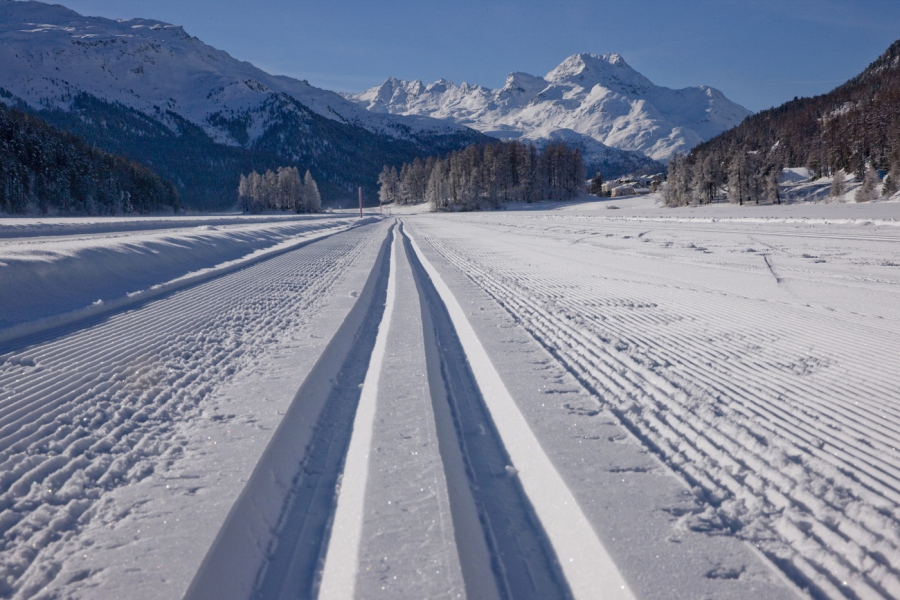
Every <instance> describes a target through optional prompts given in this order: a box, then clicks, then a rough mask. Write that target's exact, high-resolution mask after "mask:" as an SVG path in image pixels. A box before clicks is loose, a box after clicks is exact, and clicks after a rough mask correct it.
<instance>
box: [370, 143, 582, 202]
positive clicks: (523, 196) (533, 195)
mask: <svg viewBox="0 0 900 600" xmlns="http://www.w3.org/2000/svg"><path fill="white" fill-rule="evenodd" d="M584 181H585V174H584V164H583V163H582V158H581V153H580V152H579V151H578V150H577V149H571V148H569V147H568V146H566V145H565V144H562V143H556V144H550V145H549V146H547V147H545V148H544V149H543V151H541V152H538V150H537V149H536V148H535V147H534V145H532V144H527V145H526V144H523V143H521V142H497V143H494V144H475V145H472V146H469V147H468V148H466V149H464V150H460V151H457V152H452V153H450V154H449V155H448V156H446V157H445V158H434V157H430V158H428V159H427V160H424V161H423V160H421V159H416V160H414V161H413V162H412V163H406V164H404V165H403V167H402V168H401V169H400V172H399V173H398V172H397V170H396V168H388V167H387V166H385V167H384V169H383V170H382V172H381V175H380V176H379V178H378V183H379V186H380V188H379V199H380V200H381V201H382V202H385V203H390V202H396V203H397V204H419V203H422V202H428V203H429V204H430V205H431V209H432V210H435V211H445V210H480V209H481V208H486V207H490V208H497V207H499V206H500V205H501V204H503V203H505V202H539V201H541V200H568V199H569V198H572V197H573V196H575V195H577V194H578V193H579V192H580V191H582V190H583V188H584Z"/></svg>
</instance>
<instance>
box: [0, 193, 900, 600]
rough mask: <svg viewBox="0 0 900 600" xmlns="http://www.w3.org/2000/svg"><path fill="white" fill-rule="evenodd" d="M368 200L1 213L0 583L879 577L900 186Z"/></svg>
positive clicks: (899, 551)
mask: <svg viewBox="0 0 900 600" xmlns="http://www.w3.org/2000/svg"><path fill="white" fill-rule="evenodd" d="M611 207H616V208H611ZM390 212H392V214H391V215H390V216H387V215H386V216H385V217H384V218H381V219H378V218H377V217H375V215H374V214H373V215H371V216H369V217H367V218H366V219H358V218H353V216H352V215H343V214H341V215H332V216H322V217H315V218H299V219H293V220H290V221H283V220H278V219H269V220H266V219H257V220H255V221H252V222H236V223H228V224H224V223H219V224H218V225H213V224H211V223H194V224H191V226H189V227H184V226H179V227H176V226H173V227H172V228H163V227H157V226H156V225H150V226H148V227H147V229H146V230H139V229H129V230H127V231H124V230H123V231H116V227H115V226H113V225H109V226H107V225H102V224H100V225H97V227H99V228H100V229H97V230H96V231H93V232H86V231H76V230H72V231H75V233H74V234H73V235H66V229H65V228H66V226H64V225H60V226H59V227H60V229H59V230H58V231H56V232H55V234H54V235H52V236H42V235H36V234H33V233H28V232H24V233H23V235H21V236H19V237H16V236H15V235H6V237H5V238H4V241H3V242H2V243H0V253H2V257H0V260H2V262H3V263H5V266H3V267H0V278H6V279H4V280H3V282H2V283H3V284H4V285H3V287H2V289H4V290H6V289H9V287H10V285H9V284H17V283H18V282H19V281H26V279H24V278H23V277H24V276H23V275H22V273H24V272H26V270H18V271H16V270H15V269H13V267H14V266H15V264H18V263H16V262H15V261H19V262H22V263H23V264H24V262H23V261H25V260H31V261H33V262H32V263H31V264H33V265H51V266H52V265H57V266H64V267H65V268H55V269H54V268H50V269H49V270H47V275H46V277H45V279H43V280H40V281H39V284H40V285H42V286H44V287H40V285H38V284H37V283H36V284H34V285H35V286H36V287H30V288H25V289H26V291H28V292H29V294H28V295H27V296H25V295H22V296H16V295H15V294H13V293H8V294H7V295H8V298H7V299H6V300H4V303H3V304H0V307H3V308H2V313H0V316H2V317H3V319H4V322H3V325H2V326H3V327H4V329H3V330H0V335H3V334H4V332H6V337H5V338H3V339H4V341H2V342H0V532H2V535H3V537H2V545H0V570H2V571H0V596H2V597H15V598H28V597H47V598H49V597H72V598H118V597H129V598H160V597H181V596H184V595H186V596H187V597H189V598H249V597H280V598H292V597H310V596H314V595H316V594H318V595H319V597H323V598H337V597H348V596H349V595H355V597H361V598H362V597H365V598H375V597H378V598H382V597H383V598H396V597H411V596H415V597H443V598H457V597H464V596H470V597H489V598H490V597H516V598H518V597H523V598H525V597H538V596H541V597H577V598H592V597H600V594H601V593H602V594H605V595H608V596H609V597H621V598H660V599H662V598H698V597H716V598H720V597H728V598H789V597H804V596H812V597H816V598H844V597H847V598H876V597H897V596H900V526H898V522H900V451H898V448H900V445H898V444H900V439H898V438H900V433H898V427H897V425H898V421H900V407H898V404H897V403H898V399H900V375H898V374H900V354H898V352H897V343H896V341H897V340H898V339H900V313H898V309H900V297H898V293H900V258H898V249H900V227H898V225H900V203H897V202H880V203H867V204H861V205H857V204H792V205H784V206H768V207H734V206H730V205H714V206H711V207H710V206H704V207H699V208H689V209H665V208H661V207H659V206H658V202H657V199H656V198H655V197H654V196H649V197H648V196H644V197H639V198H616V199H608V200H596V199H594V200H590V199H582V200H580V201H573V202H567V203H560V204H554V205H548V204H538V205H523V206H511V207H509V209H508V210H505V211H496V212H485V213H467V214H464V213H459V214H441V215H434V214H428V213H423V212H421V211H420V210H417V209H416V208H405V207H398V208H395V209H393V210H392V211H390ZM4 226H6V224H5V223H0V232H3V231H5V230H4ZM198 227H204V229H198ZM212 227H215V229H212ZM104 228H105V229H104ZM7 231H8V230H7ZM229 232H230V233H229ZM70 233H71V231H70ZM27 236H30V237H27ZM159 236H163V239H161V238H160V237H159ZM206 236H215V237H214V238H212V239H210V238H209V237H206ZM198 248H203V249H205V250H204V251H202V252H198V251H196V249H198ZM194 255H199V256H200V257H201V258H198V259H197V260H196V261H193V262H192V260H191V259H189V257H191V256H194ZM95 257H96V258H97V260H96V261H95V260H94V258H95ZM167 257H168V259H169V260H170V261H171V264H172V265H174V264H182V267H181V268H180V270H179V269H176V268H175V267H173V266H167V267H165V268H157V267H156V266H155V265H156V264H157V263H158V262H160V261H162V262H165V261H166V260H167ZM38 258H40V260H41V261H42V262H37V259H38ZM176 259H177V260H176ZM182 261H185V262H183V263H182ZM79 265H81V266H79ZM84 265H91V266H90V268H85V266H84ZM123 265H124V267H127V268H123ZM78 269H82V271H78ZM72 271H74V272H85V273H87V275H85V276H84V277H83V278H81V279H79V278H78V277H73V276H69V275H68V274H69V273H70V272H72ZM133 271H137V272H141V273H145V275H142V277H140V278H138V279H139V280H138V281H137V282H130V281H126V282H125V283H120V284H115V285H114V283H113V282H115V281H118V280H120V279H122V278H123V277H124V274H125V273H130V272H133ZM198 271H199V272H202V273H203V275H202V276H200V277H197V276H196V275H197V272H198ZM191 273H193V274H194V275H191ZM67 277H68V279H67ZM173 280H176V281H180V282H181V283H178V284H177V285H172V281H173ZM54 281H62V282H64V283H63V284H61V285H62V286H63V287H65V288H72V290H74V291H75V292H77V293H73V294H72V297H73V298H77V299H76V300H67V301H61V302H56V301H47V300H45V299H43V298H42V297H41V294H39V293H36V292H40V291H41V290H43V292H44V293H45V294H48V293H53V290H54V286H53V283H54ZM166 285H172V287H165V286H166ZM153 286H161V287H158V288H155V289H158V290H160V291H159V292H158V293H156V294H150V295H146V296H143V297H142V296H141V295H140V293H139V294H137V295H134V297H135V298H136V299H135V300H133V301H122V302H123V304H122V305H121V306H117V305H115V304H114V302H112V300H115V299H121V298H123V297H125V298H130V297H129V296H128V293H129V292H134V291H138V292H143V293H146V292H145V291H146V290H152V289H154V287H153ZM94 288H96V289H103V290H109V292H108V294H107V292H103V293H102V294H100V293H98V294H93V296H99V297H100V298H101V299H104V304H107V307H106V308H104V309H102V310H101V309H97V308H93V309H89V310H87V311H86V312H85V310H86V308H85V306H83V304H84V302H83V300H84V299H85V298H88V299H90V298H93V296H92V295H91V294H90V293H89V292H90V291H91V290H92V289H94ZM78 290H82V291H78ZM104 294H107V295H106V296H104ZM30 296H34V309H33V310H32V311H31V312H29V311H28V310H27V306H28V303H29V297H30ZM107 297H108V298H109V299H110V302H109V303H107V302H106V298H107ZM94 300H96V298H94ZM120 301H121V300H120ZM91 302H93V300H89V301H88V305H90V303H91ZM7 306H10V307H13V308H15V312H13V311H12V309H8V308H7ZM91 306H92V305H91ZM78 311H82V312H78ZM91 311H96V312H91ZM59 314H66V315H69V318H68V319H62V320H58V321H53V318H54V316H55V315H59ZM14 315H17V316H14ZM36 319H41V321H40V323H39V325H38V326H33V327H32V329H30V330H29V329H27V327H26V326H27V325H28V324H29V323H32V324H33V323H34V321H35V320H36ZM10 332H12V333H10ZM357 406H358V407H359V409H358V410H357ZM319 592H321V593H319Z"/></svg>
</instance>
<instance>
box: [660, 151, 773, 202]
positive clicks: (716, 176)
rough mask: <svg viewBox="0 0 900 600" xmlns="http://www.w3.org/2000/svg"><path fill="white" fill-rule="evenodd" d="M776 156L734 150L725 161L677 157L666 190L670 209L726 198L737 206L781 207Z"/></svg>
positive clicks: (671, 168) (670, 163) (696, 157)
mask: <svg viewBox="0 0 900 600" xmlns="http://www.w3.org/2000/svg"><path fill="white" fill-rule="evenodd" d="M782 168H783V164H782V163H781V162H780V161H779V160H778V157H777V156H773V155H770V154H763V153H761V152H758V151H753V150H751V151H747V150H745V149H744V148H742V147H740V146H735V147H734V148H732V149H731V152H730V153H728V154H726V155H725V157H719V156H717V155H715V154H706V155H703V156H702V157H700V156H696V155H695V154H693V153H692V154H691V155H689V156H685V155H683V154H678V155H676V156H674V157H673V158H672V159H671V160H670V161H669V174H668V178H667V181H666V184H665V185H664V186H663V198H664V200H665V203H666V205H667V206H687V205H690V204H709V203H710V202H716V201H718V200H720V199H722V197H723V196H727V198H728V200H729V201H730V202H733V203H735V204H750V203H753V204H759V203H760V202H762V203H764V204H781V194H780V193H779V188H778V183H779V180H780V178H781V172H782Z"/></svg>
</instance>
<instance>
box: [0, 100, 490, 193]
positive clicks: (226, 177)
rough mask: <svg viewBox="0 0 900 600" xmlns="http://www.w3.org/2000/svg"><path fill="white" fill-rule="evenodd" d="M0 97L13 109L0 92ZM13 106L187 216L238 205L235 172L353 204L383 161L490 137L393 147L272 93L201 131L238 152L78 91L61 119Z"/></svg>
mask: <svg viewBox="0 0 900 600" xmlns="http://www.w3.org/2000/svg"><path fill="white" fill-rule="evenodd" d="M0 96H4V97H7V98H8V99H9V101H10V102H17V101H18V99H17V98H15V97H14V96H13V95H12V94H10V93H9V92H7V91H5V90H3V88H0ZM22 106H23V108H25V109H26V110H27V111H29V112H32V113H34V114H35V115H36V116H38V117H39V118H41V119H44V120H45V121H47V122H49V123H51V124H52V125H54V126H56V127H59V128H60V129H63V130H66V131H70V132H72V133H74V134H76V135H79V136H80V137H82V138H84V139H85V140H87V141H88V142H89V143H91V144H96V145H97V147H98V148H101V149H103V150H105V151H106V152H110V153H112V154H118V155H122V156H125V157H128V158H129V159H131V160H135V161H137V162H138V163H140V164H142V165H144V166H147V167H148V168H150V169H152V170H153V172H154V173H156V174H157V175H159V176H160V177H162V178H164V179H168V180H171V181H173V182H174V183H175V184H176V185H177V186H178V190H179V192H180V193H181V198H182V202H183V203H184V205H185V207H186V208H191V209H196V210H216V211H217V210H227V209H231V208H232V207H234V206H236V205H239V199H238V181H239V179H240V176H241V174H242V173H243V174H247V173H249V172H250V171H252V170H256V171H264V170H266V169H276V168H277V167H278V166H280V165H286V164H293V165H297V166H298V168H299V169H300V173H301V175H302V174H303V173H304V172H305V170H306V169H309V170H311V171H312V172H313V173H315V177H316V183H317V184H318V187H319V192H320V193H321V195H322V201H323V202H324V203H328V202H329V201H331V202H339V201H343V200H346V199H352V200H353V201H355V199H356V190H357V187H358V186H359V185H362V186H363V188H364V191H365V192H366V194H367V195H372V196H374V194H375V192H376V191H377V187H376V180H377V178H378V173H379V172H380V171H381V166H382V165H384V164H385V163H387V164H396V165H399V164H402V163H403V162H409V161H412V160H413V159H414V158H415V157H416V156H423V157H424V156H429V155H437V154H444V153H446V152H451V151H453V150H458V149H460V148H464V147H466V146H468V145H469V144H472V143H476V142H479V141H484V140H486V139H489V138H486V137H485V136H484V135H483V134H480V133H478V132H476V131H474V130H453V131H450V132H446V133H442V134H438V133H429V132H419V133H417V132H408V134H407V135H405V136H404V137H403V138H402V139H397V138H392V137H390V136H388V135H384V134H380V133H375V132H371V131H368V130H367V129H365V128H363V127H361V126H358V125H353V124H350V123H344V122H342V121H338V120H334V119H329V118H326V117H323V116H321V115H318V114H316V113H314V112H312V111H311V110H310V109H309V108H307V107H305V106H304V105H302V104H301V103H300V102H298V101H296V100H293V99H291V98H287V97H285V96H283V95H277V96H275V95H273V96H272V97H271V98H270V99H269V100H268V101H266V102H265V103H264V104H263V105H262V106H260V107H258V108H256V109H253V110H251V111H245V112H243V113H241V112H240V111H238V113H236V116H234V117H233V118H231V119H226V118H224V117H223V116H222V115H218V116H216V115H213V116H211V117H210V123H211V124H212V125H214V126H216V127H217V128H218V129H219V130H220V133H221V134H222V135H223V136H225V137H231V138H232V139H233V140H234V144H237V145H226V144H224V143H219V142H216V141H215V140H214V139H213V138H212V137H210V135H209V134H208V133H207V132H206V131H204V130H203V129H202V128H201V127H200V126H199V125H197V124H195V123H192V122H190V121H188V120H187V119H185V118H184V117H182V116H180V115H179V114H177V113H175V112H173V111H171V110H162V111H160V112H158V113H155V114H144V113H141V112H139V111H137V110H135V109H133V108H129V107H126V106H124V105H122V104H120V103H116V102H107V101H104V100H101V99H99V98H96V97H94V96H91V95H89V94H85V93H78V94H75V95H74V96H73V98H72V104H71V106H70V107H69V109H68V110H65V111H63V110H60V109H56V108H54V109H44V110H35V109H28V108H27V107H26V106H25V105H24V103H22ZM226 116H228V115H226ZM253 122H266V123H269V124H270V126H269V128H268V130H267V131H266V132H265V133H263V134H262V136H260V137H258V138H256V139H255V140H254V139H251V136H250V128H251V124H252V123H253ZM354 203H355V202H354Z"/></svg>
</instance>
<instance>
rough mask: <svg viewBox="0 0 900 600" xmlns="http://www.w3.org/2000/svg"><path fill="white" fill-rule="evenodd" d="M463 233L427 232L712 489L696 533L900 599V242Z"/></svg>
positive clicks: (839, 592)
mask: <svg viewBox="0 0 900 600" xmlns="http://www.w3.org/2000/svg"><path fill="white" fill-rule="evenodd" d="M448 220H449V219H442V220H441V221H440V228H436V227H432V226H431V225H432V224H437V222H436V221H434V220H429V219H428V218H422V219H420V220H417V221H416V225H417V226H421V227H423V229H424V231H425V232H427V236H426V237H427V239H428V241H429V243H430V244H431V245H433V246H434V247H435V249H437V250H438V251H439V252H440V254H441V255H442V256H443V257H444V258H446V260H447V261H449V262H450V263H451V264H454V265H456V266H457V267H458V268H459V269H460V270H461V271H462V272H464V273H466V274H467V275H468V277H470V278H471V280H472V281H473V282H475V283H477V285H478V286H480V287H481V288H483V289H484V290H485V291H487V293H488V294H490V295H491V296H492V297H493V298H494V299H495V300H496V301H497V302H498V303H499V304H501V305H502V306H504V307H505V308H506V310H507V311H509V312H510V314H512V315H513V316H514V317H515V318H516V319H517V320H519V321H520V322H521V323H522V324H523V325H524V326H525V328H526V329H528V331H529V332H530V333H531V334H532V336H533V337H534V338H535V339H536V340H538V341H539V342H540V343H541V344H543V345H544V346H545V347H546V348H547V349H548V351H550V352H551V353H552V354H553V355H554V356H555V357H557V359H558V360H560V361H561V362H562V363H563V364H564V365H566V367H567V368H568V369H569V371H570V372H571V373H572V374H574V375H575V376H576V377H577V378H578V380H579V381H580V382H581V383H582V384H583V385H585V386H586V387H587V388H588V389H590V390H591V391H592V393H593V394H594V395H595V398H596V399H597V401H598V402H599V405H600V406H601V407H604V408H608V409H609V410H610V411H612V413H613V414H615V416H616V417H617V418H618V420H619V421H620V422H621V423H623V424H624V425H625V426H627V427H628V428H629V429H630V430H631V432H632V433H633V434H634V435H635V436H637V438H638V439H640V440H641V441H642V442H643V443H644V444H646V445H647V446H648V447H649V448H650V449H652V450H653V451H654V452H655V453H656V454H657V455H658V456H659V457H660V458H661V459H662V460H664V462H665V463H666V464H667V465H669V466H670V467H671V468H673V469H674V470H675V471H676V472H677V473H679V474H680V475H681V476H682V477H684V478H685V480H686V481H687V482H688V483H689V484H690V485H691V486H693V487H694V489H695V490H696V492H697V493H698V494H699V495H700V497H701V498H703V499H704V502H705V504H706V507H707V508H706V510H705V511H704V512H703V513H700V514H695V515H687V516H686V517H685V518H686V519H687V521H686V524H687V526H688V527H691V528H697V529H710V530H717V529H718V530H721V531H725V532H732V533H734V534H736V535H738V536H739V537H741V538H743V539H746V540H748V541H751V542H753V543H754V544H755V545H756V546H757V547H758V548H760V549H761V550H762V551H763V552H764V553H765V554H766V556H767V557H768V558H769V559H770V560H772V561H773V563H775V564H777V565H778V566H779V567H780V568H781V569H783V570H784V572H785V573H786V574H787V576H789V577H790V578H791V579H793V580H794V581H795V582H797V583H798V584H799V585H801V586H803V587H806V588H808V589H809V591H810V592H811V593H813V595H815V596H817V597H832V598H840V597H866V598H869V597H871V598H875V597H885V596H897V595H900V577H898V575H900V570H898V567H900V551H898V548H900V546H898V543H900V530H898V526H897V523H898V515H900V509H898V504H897V502H898V499H900V496H898V492H900V480H898V478H897V476H898V474H900V471H898V456H897V455H898V439H897V431H898V429H897V427H896V424H897V418H898V407H897V404H896V400H897V398H898V390H900V376H898V372H900V369H898V368H897V363H898V360H897V356H896V352H893V353H892V352H890V351H888V349H889V348H895V347H896V345H895V343H894V342H892V340H894V341H895V340H896V339H897V336H898V333H900V332H898V322H897V318H896V317H897V315H896V310H895V309H896V306H897V305H898V298H897V288H896V281H897V279H896V276H893V277H892V276H891V275H892V274H891V273H890V271H889V269H890V268H891V265H892V264H893V263H892V262H891V261H890V256H891V255H895V254H894V253H895V252H896V248H897V244H898V243H900V236H897V235H895V234H894V232H893V231H884V232H883V233H885V234H886V235H882V236H877V235H876V236H872V235H853V234H848V235H826V236H822V237H823V238H824V240H827V241H822V242H818V243H816V241H815V240H816V238H817V236H816V235H815V234H806V233H804V234H800V235H798V234H797V233H796V232H792V231H775V232H770V231H767V230H766V228H763V227H749V228H748V229H745V230H743V231H742V235H739V236H735V235H734V231H733V230H731V231H726V232H722V231H719V230H717V229H715V226H712V225H711V226H708V227H705V228H703V229H705V231H704V232H703V233H704V234H705V236H704V237H706V238H707V240H706V241H704V242H703V245H702V246H700V245H699V242H697V239H698V237H699V236H697V235H696V234H697V233H698V230H697V229H696V228H694V229H693V230H692V231H691V233H690V234H688V235H687V236H686V235H685V234H684V233H683V230H682V229H681V228H675V227H667V228H662V230H660V228H659V224H658V223H657V224H655V226H656V229H654V230H653V231H652V232H651V233H650V234H649V235H644V232H646V229H647V227H646V224H640V225H639V224H633V225H631V224H629V225H627V226H625V227H622V224H620V223H616V222H615V220H614V219H598V218H595V219H593V222H592V219H591V218H588V217H572V218H567V217H559V216H558V215H553V216H549V217H548V216H545V215H544V216H534V217H530V218H529V217H525V218H523V217H520V216H515V217H513V216H511V217H507V218H503V217H493V218H482V219H480V220H479V221H478V222H475V221H474V220H472V219H459V220H460V221H464V222H465V229H463V228H461V227H459V226H456V227H454V226H451V225H449V224H448V222H447V221H448ZM420 221H421V222H420ZM426 224H427V225H426ZM733 225H734V223H730V224H729V227H733ZM637 227H643V228H644V229H641V230H639V229H637ZM638 231H640V232H642V234H641V235H638V233H637V232H638ZM723 233H724V234H726V235H724V236H723ZM526 235H527V237H525V236H526ZM772 235H775V236H777V238H782V237H784V236H795V237H802V238H806V239H807V240H808V241H804V242H803V249H807V248H809V249H811V250H812V251H807V252H803V253H802V256H800V254H801V253H800V252H797V251H796V250H795V249H794V248H793V247H792V246H786V245H785V242H783V241H780V242H771V243H767V242H765V240H766V239H770V238H771V236H772ZM610 237H612V238H613V239H609V238H610ZM735 237H737V240H736V239H735ZM685 239H687V240H690V243H687V242H686V241H685ZM526 240H527V242H526ZM626 240H627V241H626ZM754 240H757V241H754ZM838 240H841V241H838ZM695 242H697V243H695ZM735 242H737V244H735ZM873 243H874V244H882V245H886V246H884V247H881V246H877V245H876V246H874V247H871V248H870V247H869V246H863V247H862V250H863V251H862V252H861V251H860V245H861V244H873ZM573 244H574V246H573ZM836 244H841V246H836ZM735 245H737V246H738V247H735ZM748 245H749V246H750V250H749V251H748V250H747V247H748ZM678 246H680V247H681V248H683V250H680V249H679V248H678ZM753 246H756V250H758V251H759V252H756V254H755V256H759V254H760V253H762V251H763V250H765V252H766V256H765V257H762V258H763V259H756V260H758V262H752V259H751V260H749V261H748V260H746V257H748V256H750V257H752V256H754V254H753V250H754V248H753ZM661 250H664V251H661ZM748 252H749V254H748ZM813 252H814V254H813ZM738 253H742V255H741V254H738ZM873 254H874V255H875V259H874V261H873V260H871V259H869V260H865V259H864V257H866V256H871V255H873ZM879 254H881V255H882V256H885V258H884V259H879V258H877V257H878V255H879ZM707 256H709V257H710V258H709V259H706V257H707ZM820 256H822V257H827V261H828V264H825V265H824V266H822V267H817V268H816V269H813V268H811V265H812V264H818V263H826V260H823V259H821V258H819V257H820ZM598 259H599V262H598ZM813 260H815V261H816V263H813ZM879 260H881V261H883V262H881V263H879ZM839 261H840V262H839ZM830 263H838V264H837V265H836V266H832V265H831V264H830ZM862 265H864V266H862ZM861 266H862V268H864V269H865V271H862V272H860V270H861V269H860V267H861ZM767 267H768V268H767ZM769 268H772V269H775V270H776V272H777V273H778V275H776V277H777V279H778V281H775V279H774V278H772V279H770V281H772V283H771V284H766V282H765V279H764V276H765V275H764V274H763V272H762V270H765V273H766V274H767V273H768V270H769ZM886 268H887V269H888V270H887V271H886V270H885V269H886ZM666 269H669V270H668V271H667V270H666ZM676 269H677V270H676ZM676 273H677V275H676ZM711 275H712V277H711ZM769 277H771V276H769ZM768 285H771V286H777V287H778V288H779V289H778V290H774V289H773V290H769V289H768ZM813 289H814V290H815V291H816V295H815V296H812V295H811V294H810V293H809V292H810V290H813ZM760 290H764V291H763V292H760ZM735 292H736V293H735ZM861 292H865V294H867V295H868V296H869V297H872V298H875V299H877V300H878V301H879V302H877V303H872V302H871V301H866V302H864V303H863V304H862V305H860V304H859V301H860V293H861ZM807 298H810V299H812V298H814V302H817V303H821V304H820V305H819V306H816V305H815V304H813V303H812V302H809V301H808V300H807ZM854 303H855V304H854ZM835 340H840V353H838V352H837V351H838V345H837V344H836V343H835ZM873 351H874V352H875V354H874V355H873V354H872V352H873Z"/></svg>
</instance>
